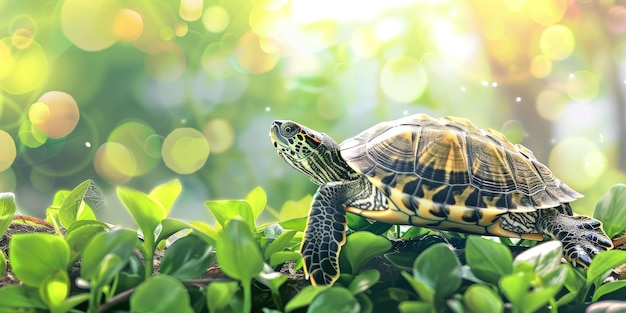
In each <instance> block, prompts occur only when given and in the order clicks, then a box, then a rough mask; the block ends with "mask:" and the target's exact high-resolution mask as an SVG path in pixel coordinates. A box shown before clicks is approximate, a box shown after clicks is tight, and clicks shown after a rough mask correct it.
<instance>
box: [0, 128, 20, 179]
mask: <svg viewBox="0 0 626 313" xmlns="http://www.w3.org/2000/svg"><path fill="white" fill-rule="evenodd" d="M0 147H2V149H0V172H4V171H6V170H7V169H8V168H9V167H11V165H12V164H13V161H15V157H16V156H17V149H16V148H15V141H13V137H11V135H10V134H9V133H7V132H5V131H4V130H1V129H0Z"/></svg>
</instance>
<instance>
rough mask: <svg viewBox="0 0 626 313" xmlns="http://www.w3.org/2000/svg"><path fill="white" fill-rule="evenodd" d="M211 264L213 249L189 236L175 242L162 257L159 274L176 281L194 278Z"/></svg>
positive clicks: (200, 240) (199, 239)
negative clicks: (166, 275)
mask: <svg viewBox="0 0 626 313" xmlns="http://www.w3.org/2000/svg"><path fill="white" fill-rule="evenodd" d="M212 263H213V247H211V246H210V245H208V244H207V243H206V242H204V240H202V239H201V238H199V237H197V236H194V235H189V236H187V237H183V238H180V239H178V240H176V241H175V242H174V243H173V244H172V245H171V246H170V247H169V248H168V249H167V250H165V254H164V255H163V260H161V273H163V274H168V275H170V276H172V277H175V278H178V279H181V280H182V279H192V278H196V277H198V276H200V275H202V274H203V273H205V272H206V270H207V269H208V268H209V266H210V265H211V264H212Z"/></svg>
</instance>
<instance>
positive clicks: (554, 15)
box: [526, 0, 567, 26]
mask: <svg viewBox="0 0 626 313" xmlns="http://www.w3.org/2000/svg"><path fill="white" fill-rule="evenodd" d="M526 8H527V10H528V15H530V18H531V19H532V20H533V21H535V23H537V24H540V25H543V26H550V25H552V24H556V23H558V22H559V21H561V19H562V18H563V16H565V12H566V11H567V0H527V1H526Z"/></svg>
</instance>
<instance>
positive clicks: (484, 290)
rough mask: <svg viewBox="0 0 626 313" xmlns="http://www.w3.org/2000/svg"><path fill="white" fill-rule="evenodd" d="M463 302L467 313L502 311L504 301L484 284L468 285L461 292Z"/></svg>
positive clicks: (496, 312) (497, 312) (494, 312)
mask: <svg viewBox="0 0 626 313" xmlns="http://www.w3.org/2000/svg"><path fill="white" fill-rule="evenodd" d="M470 238H471V237H470ZM463 304H464V305H465V308H467V310H468V313H474V312H475V313H482V312H493V313H499V312H504V303H502V299H501V298H500V296H499V295H498V294H497V293H495V292H494V291H493V290H492V289H491V288H489V287H487V286H484V285H478V284H474V285H471V286H469V288H467V290H466V291H465V294H463Z"/></svg>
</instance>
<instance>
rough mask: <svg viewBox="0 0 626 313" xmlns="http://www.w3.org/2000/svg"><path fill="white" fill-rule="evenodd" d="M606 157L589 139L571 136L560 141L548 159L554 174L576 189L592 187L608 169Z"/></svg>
mask: <svg viewBox="0 0 626 313" xmlns="http://www.w3.org/2000/svg"><path fill="white" fill-rule="evenodd" d="M606 162H607V160H606V157H605V156H604V155H603V154H602V152H601V151H600V150H599V149H598V147H597V146H596V145H595V144H594V143H593V142H592V141H591V140H589V139H586V138H582V137H569V138H566V139H564V140H563V141H561V142H559V143H558V144H557V145H556V146H554V148H552V151H551V152H550V156H549V159H548V166H549V167H550V169H551V170H552V172H554V175H556V177H558V178H559V179H561V180H562V181H564V182H565V183H566V184H568V185H570V186H571V187H572V188H574V189H578V190H585V189H588V188H590V187H592V186H593V185H594V184H596V182H597V181H598V178H600V177H601V176H602V174H603V173H604V171H605V169H606V166H605V165H606Z"/></svg>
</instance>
